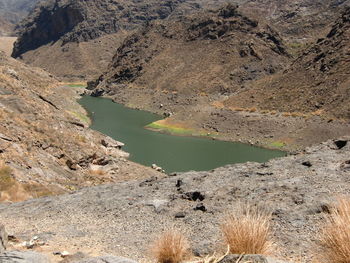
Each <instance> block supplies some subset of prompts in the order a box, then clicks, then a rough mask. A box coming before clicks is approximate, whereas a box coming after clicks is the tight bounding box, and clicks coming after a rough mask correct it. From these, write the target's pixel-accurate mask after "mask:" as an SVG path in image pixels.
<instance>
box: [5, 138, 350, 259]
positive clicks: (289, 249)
mask: <svg viewBox="0 0 350 263" xmlns="http://www.w3.org/2000/svg"><path fill="white" fill-rule="evenodd" d="M349 151H350V140H349V138H341V139H338V140H332V141H328V142H326V143H323V144H320V145H315V146H313V147H310V148H308V149H306V150H305V151H302V152H300V153H298V154H294V155H291V156H288V157H284V158H278V159H274V160H271V161H269V162H267V163H264V164H259V163H245V164H235V165H228V166H226V167H222V168H218V169H215V170H212V171H207V172H187V173H182V174H173V175H171V176H168V177H164V178H159V177H150V178H148V179H147V180H135V181H129V182H121V183H118V184H112V185H104V186H96V187H90V188H86V189H82V190H79V191H76V192H75V193H72V194H69V195H61V196H57V197H46V198H39V199H35V200H28V201H26V202H22V203H14V204H1V205H0V220H1V222H3V223H4V224H5V225H6V226H7V228H8V229H10V230H11V232H12V233H11V235H14V236H16V237H17V238H18V239H19V240H30V239H31V238H32V237H33V236H37V237H38V239H39V240H42V241H44V242H45V244H46V245H45V246H39V247H37V248H35V249H37V250H40V251H44V252H46V253H52V252H53V251H64V250H68V251H69V252H70V253H72V254H74V253H76V252H78V251H80V252H84V253H87V254H93V255H101V254H103V253H112V254H116V255H118V256H126V257H131V258H133V259H138V260H140V259H143V258H144V257H145V255H146V254H145V253H146V251H147V249H148V244H149V243H150V242H151V240H153V239H154V238H155V236H156V235H157V234H158V233H160V232H162V231H163V230H164V229H167V228H168V227H169V226H172V225H175V226H177V227H180V228H182V229H184V230H186V231H187V233H188V236H189V237H190V240H191V243H192V245H193V250H194V253H195V254H196V255H207V254H210V253H212V252H213V251H214V250H215V251H221V249H222V251H224V250H225V248H224V246H223V245H221V244H222V243H221V236H220V233H219V231H218V228H219V224H220V221H221V219H222V217H223V216H224V214H225V212H226V211H230V210H231V211H232V210H233V211H234V210H235V209H236V207H237V206H238V205H239V204H241V203H250V204H252V205H256V206H260V207H263V208H267V209H269V210H270V211H271V212H272V214H273V219H272V220H273V221H272V223H273V227H274V238H275V241H276V242H277V244H278V246H279V247H280V248H281V249H280V251H279V254H277V255H275V256H277V257H280V258H284V259H290V260H297V259H298V260H300V256H302V258H303V260H306V262H311V258H312V256H313V255H317V233H318V232H319V228H320V227H321V225H322V222H323V219H324V215H325V214H326V213H328V212H329V210H330V206H331V205H332V201H333V200H334V198H335V197H336V196H338V195H341V194H349V184H350V181H349V180H348V178H349V175H350V160H349ZM14 219H16V220H14ZM18 242H20V241H18ZM17 244H19V243H17ZM14 245H16V243H15V244H14Z"/></svg>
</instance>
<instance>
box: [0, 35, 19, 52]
mask: <svg viewBox="0 0 350 263" xmlns="http://www.w3.org/2000/svg"><path fill="white" fill-rule="evenodd" d="M16 39H17V38H16V37H0V51H3V52H5V54H6V55H7V56H10V55H11V53H12V49H13V44H14V43H15V41H16Z"/></svg>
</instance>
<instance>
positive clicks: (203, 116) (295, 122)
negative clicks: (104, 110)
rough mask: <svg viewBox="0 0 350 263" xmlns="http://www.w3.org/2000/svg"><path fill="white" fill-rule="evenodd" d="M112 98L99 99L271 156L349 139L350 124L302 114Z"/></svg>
mask: <svg viewBox="0 0 350 263" xmlns="http://www.w3.org/2000/svg"><path fill="white" fill-rule="evenodd" d="M131 89H135V90H134V91H133V92H131V93H132V94H133V96H131V95H130V91H131ZM86 94H87V95H91V90H86ZM112 94H113V95H109V94H108V92H107V93H106V92H105V93H104V94H102V96H101V97H103V98H109V99H111V100H112V101H114V102H116V103H119V104H122V105H124V106H126V107H129V108H132V109H137V110H144V111H148V112H150V113H154V114H159V115H163V116H164V115H167V114H169V115H171V116H170V117H168V119H170V120H171V122H174V123H181V124H182V126H185V128H186V129H188V132H187V134H186V135H188V134H190V133H192V135H193V134H194V135H195V136H196V135H198V134H200V135H204V136H202V137H207V134H215V136H213V137H212V139H215V140H221V141H228V142H237V143H244V144H249V145H254V146H257V147H261V148H265V149H269V150H279V151H284V152H287V153H295V152H300V151H303V150H304V149H305V148H307V147H310V146H312V145H316V144H319V143H322V142H324V141H327V140H330V139H336V138H339V137H341V136H347V135H350V132H349V131H350V123H348V122H346V123H344V121H343V120H335V119H332V120H331V121H330V120H327V119H325V118H326V116H323V115H322V116H320V115H311V114H309V115H308V117H307V118H306V117H305V116H306V114H301V113H300V114H296V113H294V114H287V113H284V112H273V114H272V113H261V112H259V111H258V110H254V111H252V110H250V111H243V110H242V109H238V110H233V109H232V108H221V107H216V106H215V105H217V104H216V103H217V101H219V100H220V98H217V97H215V98H214V97H213V98H209V97H201V96H198V97H195V96H192V97H190V99H188V100H186V98H184V97H186V96H182V97H181V96H180V95H179V96H178V97H177V99H176V101H173V99H169V98H167V94H164V93H163V92H161V91H149V90H145V89H142V88H127V89H120V90H117V91H116V92H113V93H112ZM192 100H196V101H197V100H198V103H197V104H191V103H190V102H188V101H192ZM160 102H162V103H160ZM263 112H265V111H263ZM158 124H159V123H158ZM151 126H152V124H151ZM157 126H158V127H156V131H157V132H163V133H164V132H165V133H170V134H172V135H181V132H173V131H172V130H174V129H173V128H177V127H164V128H163V127H159V125H157ZM148 128H152V129H153V128H154V127H148ZM190 131H191V132H190ZM179 133H180V134H179Z"/></svg>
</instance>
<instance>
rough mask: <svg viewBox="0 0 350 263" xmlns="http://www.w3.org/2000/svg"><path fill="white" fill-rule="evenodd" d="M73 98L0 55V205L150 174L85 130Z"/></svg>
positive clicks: (41, 75) (110, 143) (70, 91)
mask: <svg viewBox="0 0 350 263" xmlns="http://www.w3.org/2000/svg"><path fill="white" fill-rule="evenodd" d="M76 95H77V94H76V93H75V92H74V90H73V88H69V87H67V86H66V87H64V86H62V84H60V83H58V82H57V81H56V80H55V79H54V78H52V76H50V75H49V74H48V73H46V72H44V71H42V70H39V69H35V68H31V67H28V66H26V65H23V64H22V63H20V62H18V61H16V60H14V59H12V58H9V57H6V56H5V55H4V53H3V52H0V191H1V194H0V201H18V200H23V199H28V198H31V197H38V196H42V195H50V194H55V193H63V192H69V191H71V190H74V189H77V188H80V187H82V186H89V185H96V184H101V183H104V182H114V181H120V180H125V179H126V178H128V179H129V178H130V177H131V178H137V177H138V176H141V177H143V176H148V175H154V174H155V172H154V171H153V170H152V169H151V168H149V169H147V168H145V167H142V168H141V166H139V165H137V164H134V163H131V162H129V161H127V160H126V159H125V157H126V156H127V154H126V153H125V152H122V151H121V150H119V149H117V148H115V147H113V144H115V142H114V141H113V140H111V139H108V138H106V136H104V135H102V134H100V133H97V132H94V131H91V130H89V129H88V128H87V126H88V119H87V118H86V117H85V115H84V110H83V109H82V108H81V107H80V106H79V104H77V102H76V101H75V99H76V97H77V96H76ZM102 140H105V141H106V142H104V143H103V144H102ZM147 174H148V175H147ZM129 176H130V177H129Z"/></svg>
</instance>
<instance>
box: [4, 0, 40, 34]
mask: <svg viewBox="0 0 350 263" xmlns="http://www.w3.org/2000/svg"><path fill="white" fill-rule="evenodd" d="M37 2H39V0H0V36H8V35H12V34H14V32H13V30H14V27H15V25H16V24H17V23H18V22H19V21H21V20H22V19H23V18H24V17H25V16H26V15H27V14H28V12H30V11H31V10H32V9H33V8H34V6H35V4H36V3H37Z"/></svg>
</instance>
